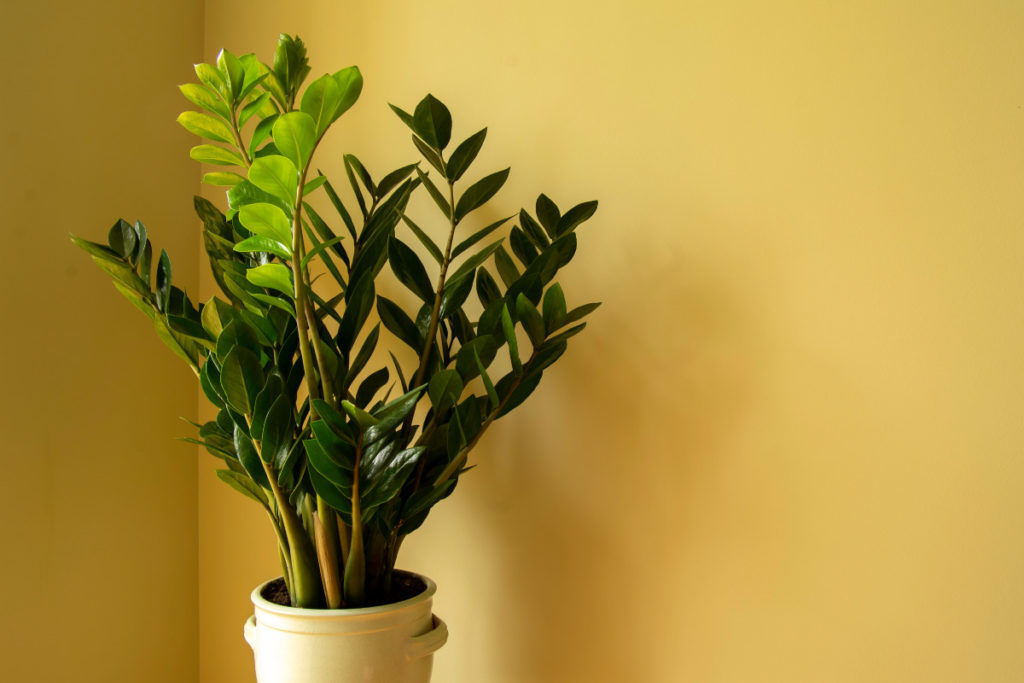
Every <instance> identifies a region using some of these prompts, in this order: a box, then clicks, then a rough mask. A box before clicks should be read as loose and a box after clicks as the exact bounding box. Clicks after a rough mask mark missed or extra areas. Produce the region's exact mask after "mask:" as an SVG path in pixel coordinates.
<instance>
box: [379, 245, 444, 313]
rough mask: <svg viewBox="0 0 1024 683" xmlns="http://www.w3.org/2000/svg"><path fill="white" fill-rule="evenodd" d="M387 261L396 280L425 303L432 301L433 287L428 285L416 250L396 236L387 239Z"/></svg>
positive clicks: (427, 278)
mask: <svg viewBox="0 0 1024 683" xmlns="http://www.w3.org/2000/svg"><path fill="white" fill-rule="evenodd" d="M388 261H389V262H390V263H391V270H392V271H394V273H395V276H396V277H397V278H398V281H399V282H401V283H402V284H403V285H405V286H406V287H408V288H409V289H410V290H411V291H412V293H413V294H415V295H416V296H418V297H419V298H420V299H422V300H423V301H424V302H425V303H432V302H433V301H434V288H433V287H431V286H430V278H429V277H428V276H427V271H426V269H425V268H424V267H423V264H422V263H420V259H419V257H418V256H416V252H414V251H413V250H412V249H410V248H409V247H408V246H407V245H406V244H405V243H404V242H402V241H401V240H400V239H398V238H397V237H392V238H391V239H390V240H389V241H388Z"/></svg>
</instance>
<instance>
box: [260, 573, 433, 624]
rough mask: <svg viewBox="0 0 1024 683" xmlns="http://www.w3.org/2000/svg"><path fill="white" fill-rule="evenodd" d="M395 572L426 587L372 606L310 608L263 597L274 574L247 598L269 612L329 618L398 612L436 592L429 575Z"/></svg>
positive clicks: (275, 578)
mask: <svg viewBox="0 0 1024 683" xmlns="http://www.w3.org/2000/svg"><path fill="white" fill-rule="evenodd" d="M395 572H396V573H398V574H405V575H407V576H414V577H416V578H417V579H419V580H420V581H422V582H423V585H425V586H426V588H425V589H424V590H423V591H422V592H420V593H417V594H416V595H414V596H412V597H411V598H406V599H405V600H401V601H399V602H389V603H387V604H384V605H374V606H373V607H346V608H342V609H311V608H309V607H291V606H286V605H279V604H277V603H276V602H270V601H269V600H267V599H266V598H264V597H263V595H262V593H263V589H264V588H266V586H267V585H268V584H270V583H272V582H274V581H277V580H278V579H280V578H281V577H280V576H275V577H274V578H272V579H267V580H266V581H264V582H263V583H261V584H259V585H258V586H256V588H254V589H253V591H252V593H251V594H250V595H249V598H250V599H251V600H252V604H253V606H254V607H255V608H256V609H258V610H262V611H264V612H269V613H271V614H279V615H281V616H283V617H297V616H301V617H304V618H314V619H315V618H320V619H331V618H338V617H358V616H364V615H370V614H382V613H385V612H400V611H402V610H404V609H408V608H410V607H414V606H415V605H418V604H419V603H421V602H424V601H426V600H430V599H431V598H432V597H433V596H434V593H436V592H437V584H435V583H434V582H433V581H432V580H431V579H430V578H429V577H426V576H424V575H422V574H417V573H416V572H410V571H406V570H404V569H396V570H395Z"/></svg>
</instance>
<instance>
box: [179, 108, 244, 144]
mask: <svg viewBox="0 0 1024 683" xmlns="http://www.w3.org/2000/svg"><path fill="white" fill-rule="evenodd" d="M178 123H180V124H181V125H182V127H183V128H184V129H185V130H187V131H188V132H190V133H192V134H193V135H198V136H199V137H201V138H207V139H208V140H217V141H218V142H227V143H229V144H231V143H233V142H234V135H233V134H232V132H231V129H230V128H228V126H227V124H225V123H224V122H223V121H221V120H220V119H215V118H213V117H212V116H210V115H209V114H201V113H199V112H197V111H186V112H182V113H181V114H180V115H179V116H178Z"/></svg>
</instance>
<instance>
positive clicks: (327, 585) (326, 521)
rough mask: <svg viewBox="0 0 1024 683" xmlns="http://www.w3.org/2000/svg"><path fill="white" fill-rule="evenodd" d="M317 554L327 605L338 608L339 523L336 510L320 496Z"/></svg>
mask: <svg viewBox="0 0 1024 683" xmlns="http://www.w3.org/2000/svg"><path fill="white" fill-rule="evenodd" d="M316 506H317V511H316V514H315V515H313V524H314V525H315V528H316V554H317V558H319V560H320V580H321V581H322V582H323V586H324V595H325V596H326V597H327V606H328V607H329V608H330V609H338V608H339V607H341V605H342V593H341V591H342V586H341V573H340V571H339V569H338V567H339V565H338V559H339V558H338V554H339V553H338V523H337V519H338V518H337V517H336V516H335V513H334V510H332V509H331V508H330V507H328V505H327V503H325V502H324V500H323V498H321V497H320V496H317V497H316Z"/></svg>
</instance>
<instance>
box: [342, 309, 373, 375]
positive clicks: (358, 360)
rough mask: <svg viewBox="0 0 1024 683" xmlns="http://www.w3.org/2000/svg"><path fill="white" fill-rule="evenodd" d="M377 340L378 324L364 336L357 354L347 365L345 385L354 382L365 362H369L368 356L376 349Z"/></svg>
mask: <svg viewBox="0 0 1024 683" xmlns="http://www.w3.org/2000/svg"><path fill="white" fill-rule="evenodd" d="M379 338H380V323H377V324H376V325H374V326H373V329H372V330H370V333H369V334H368V335H366V339H364V340H363V345H362V346H361V347H359V352H358V353H357V354H356V357H355V359H354V360H353V361H352V362H351V364H350V365H349V369H348V374H347V375H346V376H345V383H346V384H352V383H353V382H354V381H355V378H356V376H357V375H358V374H359V373H360V371H362V369H363V368H364V367H365V366H366V362H367V361H368V360H370V356H372V355H373V351H374V349H376V348H377V340H378V339H379Z"/></svg>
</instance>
